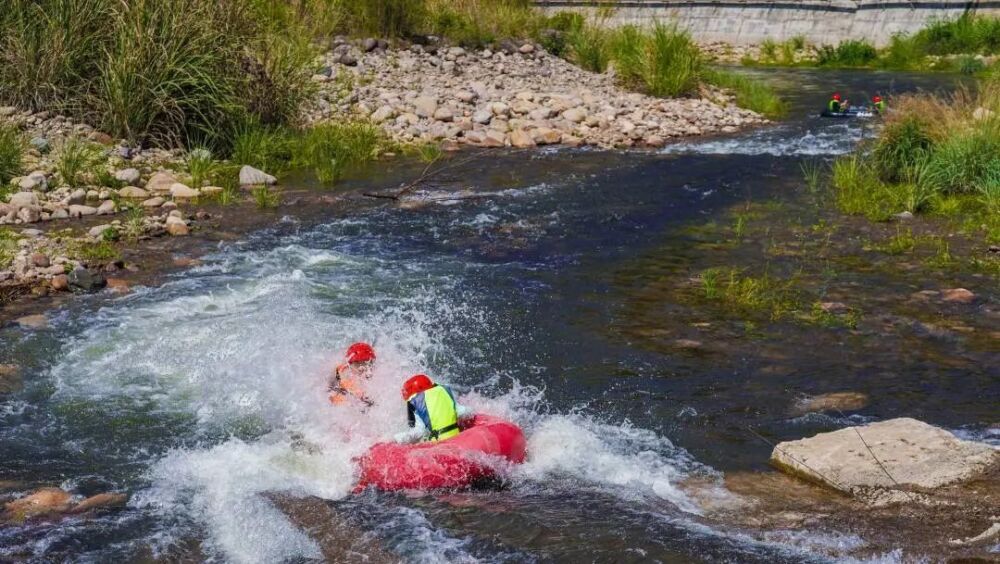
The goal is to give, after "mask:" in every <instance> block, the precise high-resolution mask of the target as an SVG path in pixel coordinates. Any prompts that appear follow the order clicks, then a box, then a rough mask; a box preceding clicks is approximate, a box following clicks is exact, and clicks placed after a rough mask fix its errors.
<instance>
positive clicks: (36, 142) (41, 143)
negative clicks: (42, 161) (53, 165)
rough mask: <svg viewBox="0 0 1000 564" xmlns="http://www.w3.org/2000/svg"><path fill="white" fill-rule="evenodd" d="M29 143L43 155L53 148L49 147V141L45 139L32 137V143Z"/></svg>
mask: <svg viewBox="0 0 1000 564" xmlns="http://www.w3.org/2000/svg"><path fill="white" fill-rule="evenodd" d="M28 143H29V144H30V145H31V146H32V147H34V148H35V150H36V151H38V152H39V153H41V154H43V155H44V154H45V153H48V152H49V149H51V146H50V145H49V140H48V139H46V138H44V137H32V138H31V141H28Z"/></svg>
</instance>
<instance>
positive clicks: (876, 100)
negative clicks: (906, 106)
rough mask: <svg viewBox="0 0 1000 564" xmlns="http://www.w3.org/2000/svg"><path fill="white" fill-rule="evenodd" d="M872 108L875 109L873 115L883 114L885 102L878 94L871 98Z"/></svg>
mask: <svg viewBox="0 0 1000 564" xmlns="http://www.w3.org/2000/svg"><path fill="white" fill-rule="evenodd" d="M872 107H873V108H875V113H876V114H883V113H885V100H883V99H882V97H881V96H879V95H878V94H876V95H875V96H874V97H873V98H872Z"/></svg>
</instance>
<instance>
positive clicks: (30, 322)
mask: <svg viewBox="0 0 1000 564" xmlns="http://www.w3.org/2000/svg"><path fill="white" fill-rule="evenodd" d="M14 323H17V324H18V325H20V326H21V327H23V328H25V329H45V328H47V327H48V326H49V320H48V318H46V317H45V316H44V315H42V314H35V315H25V316H22V317H18V318H17V319H15V320H14Z"/></svg>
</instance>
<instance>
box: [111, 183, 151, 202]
mask: <svg viewBox="0 0 1000 564" xmlns="http://www.w3.org/2000/svg"><path fill="white" fill-rule="evenodd" d="M118 195H119V196H121V197H122V198H135V199H137V200H138V199H141V198H148V197H149V192H147V191H145V190H143V189H142V188H138V187H136V186H126V187H124V188H122V189H121V190H119V191H118Z"/></svg>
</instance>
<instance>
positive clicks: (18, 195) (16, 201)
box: [9, 192, 38, 212]
mask: <svg viewBox="0 0 1000 564" xmlns="http://www.w3.org/2000/svg"><path fill="white" fill-rule="evenodd" d="M9 203H10V207H11V208H12V209H13V210H14V211H15V212H16V211H17V210H19V209H21V208H22V207H24V206H37V205H38V195H37V194H35V193H34V192H15V193H14V194H11V196H10V202H9Z"/></svg>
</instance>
